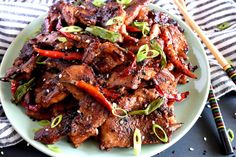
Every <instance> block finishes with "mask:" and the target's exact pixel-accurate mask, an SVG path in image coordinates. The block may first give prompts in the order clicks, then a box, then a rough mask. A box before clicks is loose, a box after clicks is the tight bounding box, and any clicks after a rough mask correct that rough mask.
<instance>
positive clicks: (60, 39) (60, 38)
mask: <svg viewBox="0 0 236 157" xmlns="http://www.w3.org/2000/svg"><path fill="white" fill-rule="evenodd" d="M57 40H58V41H60V42H62V43H65V42H67V39H66V37H57Z"/></svg>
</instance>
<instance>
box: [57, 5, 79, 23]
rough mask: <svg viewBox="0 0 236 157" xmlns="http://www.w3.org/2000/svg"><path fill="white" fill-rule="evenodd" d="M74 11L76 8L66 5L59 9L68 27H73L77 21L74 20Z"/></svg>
mask: <svg viewBox="0 0 236 157" xmlns="http://www.w3.org/2000/svg"><path fill="white" fill-rule="evenodd" d="M76 11H77V9H76V7H74V6H73V5H71V4H68V3H67V4H65V5H63V6H62V7H61V13H62V16H63V17H64V19H65V21H66V23H67V24H68V25H69V26H70V25H75V23H76V22H77V19H76V18H75V13H76Z"/></svg>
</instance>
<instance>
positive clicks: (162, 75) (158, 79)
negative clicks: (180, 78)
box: [154, 69, 177, 94]
mask: <svg viewBox="0 0 236 157" xmlns="http://www.w3.org/2000/svg"><path fill="white" fill-rule="evenodd" d="M154 81H155V83H156V84H157V85H158V86H159V87H160V89H161V91H163V92H164V93H167V94H176V93H177V89H176V87H177V81H176V79H175V77H174V75H172V74H171V73H170V72H169V71H168V70H167V69H163V70H161V71H160V72H159V73H158V74H157V75H156V76H155V77H154Z"/></svg>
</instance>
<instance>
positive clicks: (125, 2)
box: [116, 0, 132, 5]
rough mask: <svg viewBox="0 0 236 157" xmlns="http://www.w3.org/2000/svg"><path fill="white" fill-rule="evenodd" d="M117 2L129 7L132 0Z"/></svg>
mask: <svg viewBox="0 0 236 157" xmlns="http://www.w3.org/2000/svg"><path fill="white" fill-rule="evenodd" d="M116 2H117V3H119V4H123V5H129V4H130V3H131V2H132V0H116Z"/></svg>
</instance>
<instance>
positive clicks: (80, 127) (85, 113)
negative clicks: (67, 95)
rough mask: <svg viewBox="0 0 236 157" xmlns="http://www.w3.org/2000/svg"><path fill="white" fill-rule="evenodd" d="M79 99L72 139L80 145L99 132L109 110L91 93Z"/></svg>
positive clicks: (73, 123)
mask: <svg viewBox="0 0 236 157" xmlns="http://www.w3.org/2000/svg"><path fill="white" fill-rule="evenodd" d="M80 98H82V99H79V103H80V108H79V110H78V111H77V112H78V113H79V114H78V116H77V117H75V118H74V120H73V121H72V124H71V133H70V135H69V137H70V140H71V141H72V143H73V144H74V145H75V147H78V146H79V145H80V144H81V143H82V142H84V141H85V140H86V139H88V138H89V137H91V136H97V135H98V134H99V132H98V127H100V126H101V125H102V124H103V123H104V122H105V120H106V119H107V117H108V110H107V109H105V107H104V106H103V105H101V104H99V103H98V102H96V101H95V100H94V99H93V98H91V97H90V96H89V95H84V96H83V97H80ZM98 115H99V116H98Z"/></svg>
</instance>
